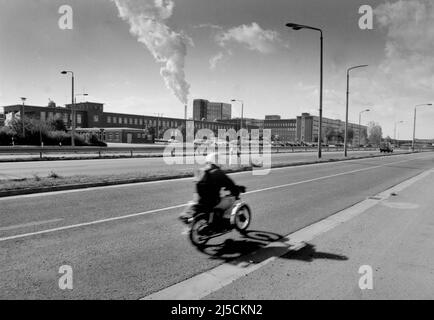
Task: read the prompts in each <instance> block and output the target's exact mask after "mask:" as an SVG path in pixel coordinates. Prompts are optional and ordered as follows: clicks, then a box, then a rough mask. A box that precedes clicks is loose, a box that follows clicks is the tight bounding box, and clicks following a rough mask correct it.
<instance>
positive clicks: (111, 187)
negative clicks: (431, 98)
mask: <svg viewBox="0 0 434 320" xmlns="http://www.w3.org/2000/svg"><path fill="white" fill-rule="evenodd" d="M411 155H414V154H396V155H393V156H394V157H403V156H411ZM388 157H390V156H381V157H369V158H362V159H348V160H340V161H339V162H320V163H314V164H312V163H311V164H304V165H299V166H290V167H279V168H271V169H270V170H271V171H278V170H292V169H299V168H304V167H310V166H312V165H315V166H326V165H333V164H338V163H339V164H340V163H351V162H354V161H367V160H381V159H385V158H388ZM425 158H428V157H418V158H413V159H409V160H408V161H411V160H419V159H425ZM300 161H302V160H300ZM251 173H252V172H251V171H242V172H235V173H230V174H229V175H231V176H232V175H242V174H251ZM188 180H193V178H192V177H187V178H180V179H169V180H157V181H148V182H137V183H127V184H118V185H110V186H102V187H90V188H83V189H73V190H63V191H52V192H41V193H34V194H24V195H17V196H10V197H0V201H7V200H15V199H20V198H37V197H48V196H54V195H60V194H68V193H76V192H88V191H94V190H104V189H113V188H128V187H131V186H136V187H140V186H144V185H148V184H156V183H170V182H172V183H173V182H174V181H175V182H178V181H188Z"/></svg>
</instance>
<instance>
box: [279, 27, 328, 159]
mask: <svg viewBox="0 0 434 320" xmlns="http://www.w3.org/2000/svg"><path fill="white" fill-rule="evenodd" d="M286 26H287V27H288V28H291V29H293V30H296V31H297V30H301V29H310V30H314V31H318V32H320V34H321V38H320V39H321V48H320V51H321V53H320V90H319V128H318V158H319V159H321V157H322V149H321V147H322V100H323V60H324V59H323V56H324V45H323V42H324V40H323V31H322V30H321V29H319V28H314V27H310V26H306V25H301V24H297V23H287V24H286Z"/></svg>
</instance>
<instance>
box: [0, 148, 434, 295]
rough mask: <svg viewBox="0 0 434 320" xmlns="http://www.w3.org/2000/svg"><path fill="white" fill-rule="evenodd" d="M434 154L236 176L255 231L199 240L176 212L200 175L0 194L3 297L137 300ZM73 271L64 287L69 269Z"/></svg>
mask: <svg viewBox="0 0 434 320" xmlns="http://www.w3.org/2000/svg"><path fill="white" fill-rule="evenodd" d="M433 164H434V154H433V153H423V154H412V155H399V156H394V157H384V158H375V159H363V160H356V161H348V162H338V163H327V164H318V165H310V166H303V167H291V168H283V169H276V170H272V171H271V173H270V174H269V175H267V176H253V175H252V174H251V173H247V172H246V173H240V174H235V175H233V178H234V179H235V180H236V182H237V183H238V184H242V185H245V186H247V189H248V191H249V193H248V194H246V195H244V199H245V200H246V201H247V202H248V203H249V204H250V205H251V207H252V208H253V222H252V225H251V227H250V229H251V230H252V231H254V230H256V231H259V232H260V233H259V234H260V235H261V237H260V238H258V232H256V236H255V232H252V233H250V237H247V238H242V237H240V236H239V235H237V234H236V233H232V234H230V235H229V236H230V237H232V238H233V239H234V242H232V243H231V245H230V246H225V245H224V242H223V241H224V240H225V239H224V238H223V239H217V240H216V241H215V243H214V245H210V246H209V247H208V248H207V249H206V250H205V251H204V252H200V251H198V250H196V249H195V248H194V247H192V246H191V245H190V244H189V242H188V239H187V236H186V235H184V234H183V231H184V227H183V226H182V225H181V224H180V223H179V222H178V221H177V219H176V217H177V215H178V213H179V212H180V211H181V210H182V206H183V205H184V204H185V203H186V202H187V201H188V200H190V198H191V196H192V191H193V188H194V186H193V183H192V179H183V180H179V181H166V182H154V183H143V184H134V185H126V186H114V187H105V188H95V189H89V190H75V191H67V192H59V193H54V194H37V195H29V196H17V197H11V198H3V199H0V210H1V211H0V217H1V224H0V252H1V254H0V298H1V299H14V298H25V299H31V298H37V299H53V298H59V299H77V298H79V299H88V298H94V299H107V298H110V299H137V298H141V297H144V296H146V295H148V294H150V293H153V292H155V291H158V290H161V289H163V288H166V287H168V286H170V285H172V284H175V283H177V282H180V281H182V280H185V279H187V278H190V277H192V276H194V275H196V274H199V273H202V272H204V271H206V270H209V269H211V268H213V267H215V266H217V265H219V264H221V263H223V262H226V261H230V260H231V259H233V258H234V257H238V256H240V255H244V254H246V253H248V252H251V251H253V250H255V249H258V248H260V247H262V246H264V245H265V244H267V240H266V239H268V241H272V240H276V239H277V238H278V236H279V235H287V234H289V233H291V232H293V231H296V230H298V229H300V228H302V227H305V226H307V225H309V224H311V223H313V222H316V221H318V220H321V219H323V218H325V217H328V216H330V215H332V214H334V213H336V212H338V211H340V210H342V209H345V208H347V207H349V206H351V205H353V204H355V203H357V202H359V201H362V200H364V199H365V198H367V197H369V196H371V195H374V194H377V193H379V192H380V191H383V190H385V189H387V188H389V187H391V186H393V185H396V184H397V183H399V182H401V181H404V180H406V179H408V178H409V177H413V176H415V175H417V174H419V173H420V172H422V171H424V170H426V169H431V168H432V167H433ZM62 265H69V266H71V267H72V270H73V286H74V288H73V290H61V289H59V286H58V280H59V278H60V276H61V274H59V268H60V267H61V266H62Z"/></svg>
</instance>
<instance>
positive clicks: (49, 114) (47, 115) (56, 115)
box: [41, 111, 83, 125]
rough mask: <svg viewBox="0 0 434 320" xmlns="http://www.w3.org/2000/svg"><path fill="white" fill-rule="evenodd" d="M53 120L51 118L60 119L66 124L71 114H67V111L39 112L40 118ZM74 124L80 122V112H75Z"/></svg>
mask: <svg viewBox="0 0 434 320" xmlns="http://www.w3.org/2000/svg"><path fill="white" fill-rule="evenodd" d="M45 119H47V120H53V119H62V120H63V122H64V123H65V124H66V125H68V124H69V121H70V120H71V116H70V115H69V113H61V112H58V113H54V112H45V111H42V112H41V120H45ZM75 120H76V124H82V121H83V120H82V115H81V114H80V113H77V114H76V119H75Z"/></svg>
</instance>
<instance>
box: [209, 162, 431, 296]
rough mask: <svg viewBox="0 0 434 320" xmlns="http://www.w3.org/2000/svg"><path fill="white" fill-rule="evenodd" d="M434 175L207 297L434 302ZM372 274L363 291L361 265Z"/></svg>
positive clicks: (428, 175) (364, 274) (364, 273)
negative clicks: (368, 284)
mask: <svg viewBox="0 0 434 320" xmlns="http://www.w3.org/2000/svg"><path fill="white" fill-rule="evenodd" d="M433 190H434V172H433V171H431V172H430V173H429V174H427V175H426V176H425V177H423V178H422V179H420V180H418V181H417V182H415V183H414V184H412V185H410V186H408V187H406V188H405V189H403V190H402V191H400V192H398V193H397V194H396V195H392V196H390V197H389V198H387V199H385V200H382V201H379V202H378V203H377V204H376V205H374V206H372V207H371V208H369V209H367V210H366V211H364V212H363V213H361V214H359V215H357V216H356V217H354V218H352V219H351V220H349V221H347V222H345V223H343V224H341V225H339V226H337V227H335V228H334V229H331V230H329V231H327V232H325V233H323V234H322V235H319V236H317V237H316V238H314V239H313V240H312V241H309V242H308V243H307V244H306V246H305V247H303V248H301V249H300V250H298V251H293V252H290V253H287V254H286V255H283V256H281V257H279V258H277V259H274V260H272V261H271V262H269V263H267V264H265V265H264V266H262V267H261V268H259V269H257V270H256V271H253V272H251V273H249V274H247V275H246V276H244V277H241V278H239V279H238V280H235V281H234V282H232V283H231V284H229V285H227V286H225V287H224V288H222V289H220V290H218V291H216V292H213V293H212V294H210V295H208V296H206V297H205V299H221V300H228V299H229V300H231V299H253V300H254V299H259V300H261V299H267V300H271V299H277V300H280V299H282V300H287V299H434V197H433ZM366 265H367V266H370V267H372V271H373V277H372V280H373V282H372V283H373V289H365V290H362V289H360V287H359V281H360V278H362V277H363V276H366V271H365V272H363V273H359V268H360V267H361V266H366Z"/></svg>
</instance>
